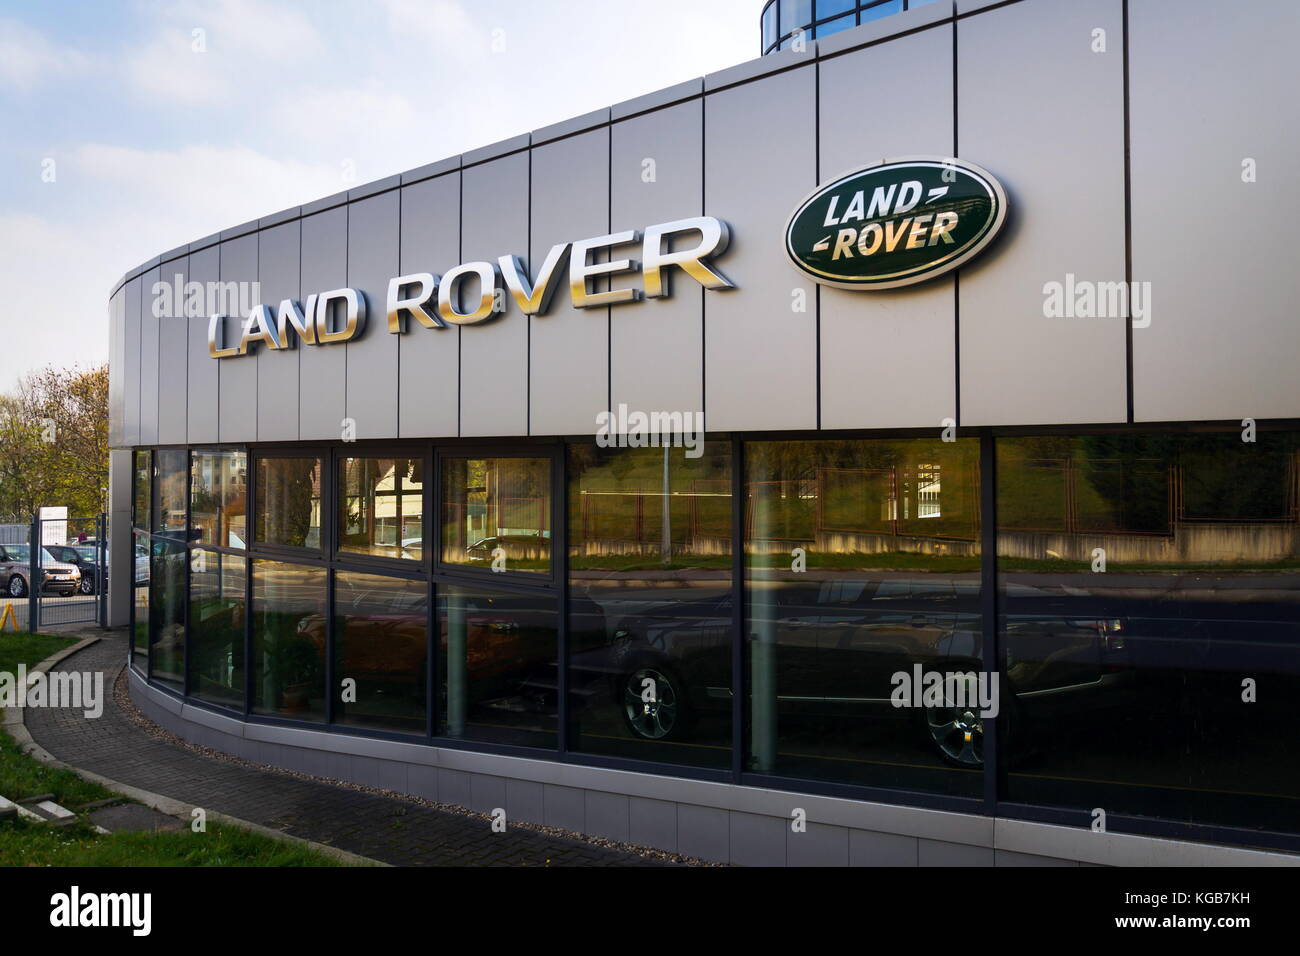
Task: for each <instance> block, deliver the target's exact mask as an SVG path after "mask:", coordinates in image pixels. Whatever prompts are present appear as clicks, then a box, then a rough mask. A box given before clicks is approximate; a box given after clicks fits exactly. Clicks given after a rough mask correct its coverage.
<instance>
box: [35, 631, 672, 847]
mask: <svg viewBox="0 0 1300 956" xmlns="http://www.w3.org/2000/svg"><path fill="white" fill-rule="evenodd" d="M62 630H63V629H58V631H62ZM52 631H54V629H52ZM72 631H73V629H71V628H69V629H68V633H69V636H71V633H72ZM88 633H89V632H88ZM94 633H96V634H99V635H101V637H102V639H101V640H100V641H99V643H97V644H94V645H92V646H90V647H88V648H86V649H84V650H82V651H79V652H78V653H76V654H74V655H72V656H71V657H69V658H67V659H66V660H64V661H63V662H61V663H60V664H58V665H57V666H56V667H55V668H54V670H55V672H58V671H96V670H97V671H103V672H104V689H105V696H106V697H107V700H106V702H105V705H104V713H103V716H101V717H100V718H98V719H97V720H87V719H86V718H85V717H83V716H82V713H81V712H80V711H74V710H69V709H62V708H28V709H27V711H26V723H27V729H28V731H29V733H30V734H31V735H32V737H33V739H34V740H35V741H36V742H37V743H38V744H39V745H40V746H41V747H44V748H45V749H46V750H48V751H49V752H50V753H51V754H53V755H54V756H55V757H57V758H58V759H60V760H62V761H64V762H66V763H68V764H70V765H72V766H73V767H77V768H80V769H83V770H89V771H92V772H94V773H98V774H102V775H103V776H105V777H108V778H110V779H112V780H116V781H118V782H119V783H124V784H128V785H130V786H133V787H138V788H140V789H142V790H147V791H151V792H153V793H157V794H160V795H162V796H165V797H170V798H172V799H175V800H179V801H182V802H184V803H187V804H191V805H193V806H198V807H203V808H205V809H206V810H209V811H216V812H219V813H224V814H227V815H229V816H232V817H236V818H238V819H241V820H246V821H249V822H251V823H256V824H260V825H262V826H266V827H270V828H272V829H276V830H281V831H283V832H285V833H288V834H290V835H292V836H296V837H301V838H303V839H306V840H312V841H315V842H317V843H324V844H328V845H330V846H335V847H338V848H339V849H342V850H346V851H348V852H350V853H355V854H358V855H360V856H364V857H368V858H370V859H373V860H379V861H381V862H383V863H390V864H393V865H395V866H661V865H664V864H665V862H667V861H665V860H662V859H656V858H654V857H651V856H642V855H640V854H637V853H633V852H628V851H625V850H619V849H614V848H611V847H606V846H600V845H597V844H593V843H588V842H584V841H582V840H579V839H566V838H563V837H557V836H553V835H551V834H548V833H543V832H539V831H537V830H532V829H528V828H525V827H524V826H521V825H515V826H511V827H509V828H508V829H507V831H506V832H505V833H493V832H492V830H491V827H490V825H489V821H488V820H487V819H486V818H485V817H480V816H465V815H461V814H458V813H450V812H447V811H443V810H436V809H433V808H431V807H429V806H425V805H422V804H420V803H417V802H414V801H407V800H401V799H397V798H394V797H386V796H382V795H378V794H373V793H366V792H363V791H360V790H356V789H352V788H350V787H346V786H341V785H335V784H331V783H327V782H323V781H319V780H315V779H304V778H302V777H300V776H296V775H290V774H287V773H282V772H277V771H274V770H270V769H259V768H254V767H250V766H249V765H247V764H243V763H235V762H228V761H225V760H221V759H218V758H209V757H205V756H202V755H200V754H198V753H195V752H194V751H191V750H189V749H188V748H186V747H183V746H179V745H177V744H176V743H174V742H172V741H171V739H169V738H167V737H166V736H165V735H161V734H160V736H159V737H157V738H156V737H154V736H151V735H150V734H149V733H148V732H146V731H145V730H144V729H142V728H141V727H140V726H139V725H138V724H137V723H136V722H134V721H133V720H132V719H131V718H130V717H129V716H128V715H127V714H126V713H124V712H123V710H122V706H121V704H120V703H119V701H118V700H117V699H116V698H117V696H118V695H115V694H114V693H113V692H112V690H113V688H114V687H115V686H116V682H117V679H118V677H119V675H121V674H122V671H123V669H124V667H125V659H126V639H125V635H123V634H121V633H112V632H107V631H98V630H95V631H94Z"/></svg>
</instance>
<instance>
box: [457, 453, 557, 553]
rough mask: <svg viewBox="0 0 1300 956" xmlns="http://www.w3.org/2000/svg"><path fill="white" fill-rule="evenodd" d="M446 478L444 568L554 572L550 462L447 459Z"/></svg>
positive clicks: (511, 459) (524, 459) (529, 459)
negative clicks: (552, 566)
mask: <svg viewBox="0 0 1300 956" xmlns="http://www.w3.org/2000/svg"><path fill="white" fill-rule="evenodd" d="M442 476H443V504H442V560H443V563H444V564H456V565H462V566H466V567H477V568H499V569H501V570H505V571H531V572H546V571H549V570H550V567H551V524H550V522H551V462H550V459H548V458H445V459H444V460H443V462H442Z"/></svg>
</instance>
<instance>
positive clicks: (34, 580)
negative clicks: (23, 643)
mask: <svg viewBox="0 0 1300 956" xmlns="http://www.w3.org/2000/svg"><path fill="white" fill-rule="evenodd" d="M27 552H28V556H29V558H30V560H29V562H28V570H27V631H28V633H31V634H35V633H36V630H37V628H39V627H40V623H41V622H40V621H39V620H37V618H38V617H39V615H40V608H41V599H40V594H41V519H40V515H39V513H38V514H34V515H32V529H31V531H30V533H29V534H28V536H27Z"/></svg>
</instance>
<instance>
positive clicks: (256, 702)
mask: <svg viewBox="0 0 1300 956" xmlns="http://www.w3.org/2000/svg"><path fill="white" fill-rule="evenodd" d="M325 583H326V579H325V569H324V568H317V567H307V566H304V565H300V564H284V563H282V562H279V561H254V562H253V646H252V661H251V665H252V669H253V670H252V677H253V700H252V704H253V710H254V712H256V713H259V714H272V715H275V716H278V717H288V718H293V719H296V720H324V719H325V637H326V631H327V630H328V628H327V627H326V623H327V621H326V613H327V611H326V600H325V590H326V588H325Z"/></svg>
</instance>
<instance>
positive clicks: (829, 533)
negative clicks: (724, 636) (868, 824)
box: [745, 439, 984, 796]
mask: <svg viewBox="0 0 1300 956" xmlns="http://www.w3.org/2000/svg"><path fill="white" fill-rule="evenodd" d="M745 463H746V474H745V512H746V539H745V551H746V564H747V583H748V589H747V590H748V601H749V623H748V625H747V628H746V634H747V636H748V641H747V642H746V649H747V655H746V658H747V662H746V672H747V675H748V678H749V718H750V738H749V747H750V757H749V765H750V768H751V769H752V770H754V771H756V772H758V773H765V774H778V775H781V776H792V777H808V778H812V779H819V780H829V781H836V782H846V783H856V784H860V785H865V786H873V787H897V788H902V789H907V790H916V791H926V792H932V793H946V794H951V795H961V796H978V795H979V794H980V793H981V791H982V788H983V766H984V755H983V726H982V721H981V718H980V717H979V714H978V710H979V708H978V707H976V708H973V709H972V708H967V707H964V706H961V707H959V706H956V703H957V702H958V701H957V700H956V695H955V694H954V695H953V697H952V699H949V697H947V696H944V697H943V698H936V699H932V700H929V701H927V700H925V698H924V697H922V696H920V695H919V694H918V695H917V696H916V697H908V698H907V699H905V700H903V701H902V703H904V704H907V706H898V703H899V702H898V701H896V700H895V699H893V698H894V694H895V691H896V689H898V688H900V687H901V686H904V685H903V684H902V682H903V681H908V682H911V683H912V684H914V685H920V684H921V683H922V682H921V681H918V680H917V679H916V678H917V672H918V670H919V671H921V672H922V673H925V672H934V673H936V674H940V675H944V676H945V677H946V675H948V674H953V675H963V676H961V677H959V678H956V679H959V680H962V681H969V682H970V686H971V687H974V686H975V682H976V680H977V678H976V675H977V674H978V673H979V672H980V671H981V670H982V662H981V653H982V651H981V634H980V627H981V618H980V614H979V596H980V557H979V555H980V537H979V532H980V522H979V508H978V503H979V491H978V466H979V443H978V441H975V440H971V439H962V440H958V441H955V442H943V441H940V440H938V439H911V440H862V441H816V442H751V443H748V444H747V445H746V446H745ZM917 689H918V691H919V690H920V689H921V688H920V687H919V686H918V688H917ZM913 705H916V706H913ZM921 705H924V706H921ZM973 711H974V712H973Z"/></svg>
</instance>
